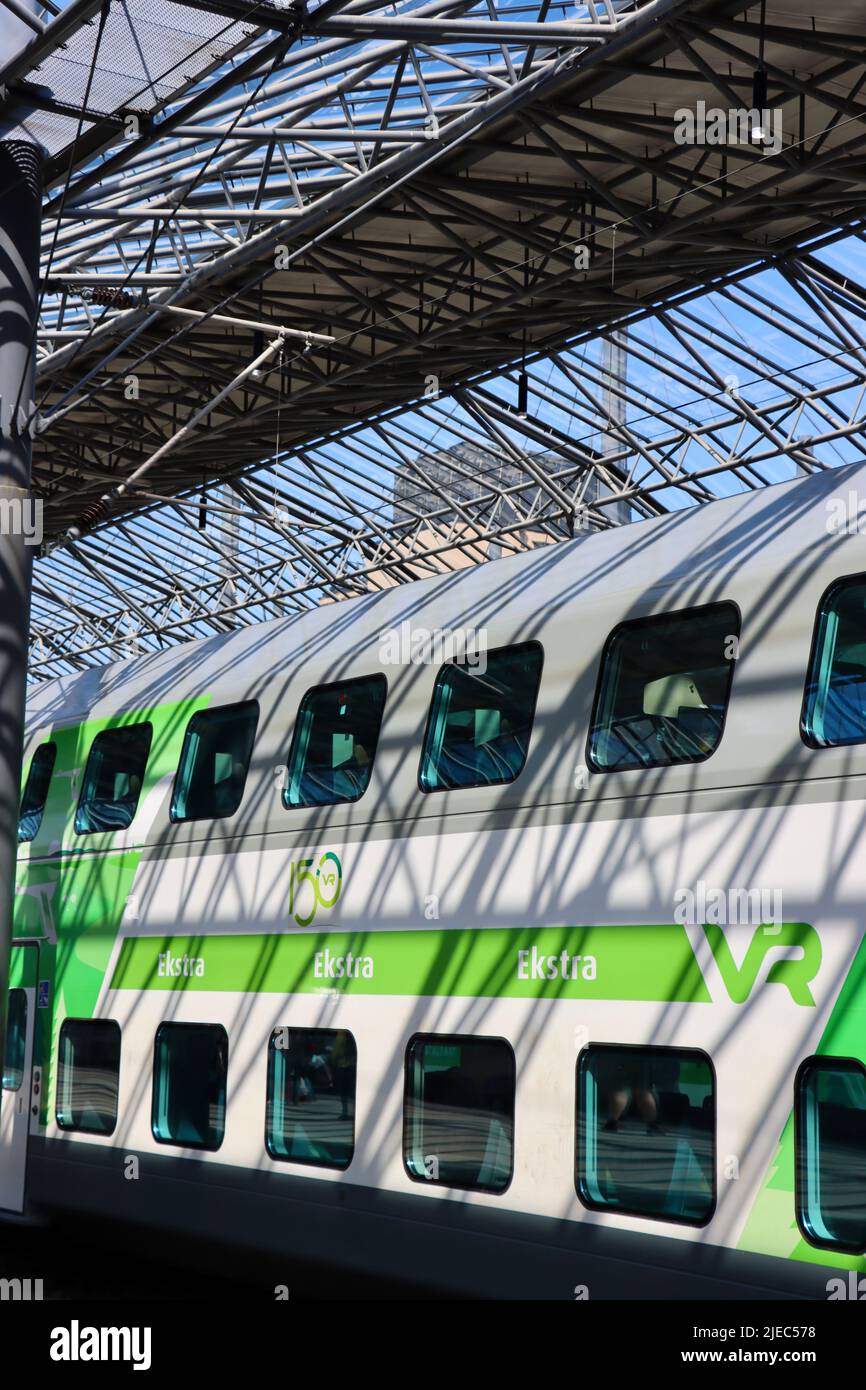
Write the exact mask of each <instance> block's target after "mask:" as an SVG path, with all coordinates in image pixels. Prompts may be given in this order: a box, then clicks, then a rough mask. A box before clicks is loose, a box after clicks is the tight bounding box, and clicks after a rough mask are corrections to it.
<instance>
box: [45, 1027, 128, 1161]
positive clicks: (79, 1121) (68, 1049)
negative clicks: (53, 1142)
mask: <svg viewBox="0 0 866 1390" xmlns="http://www.w3.org/2000/svg"><path fill="white" fill-rule="evenodd" d="M58 1053H59V1063H58V1072H57V1110H56V1113H57V1123H58V1124H59V1126H60V1128H61V1129H80V1130H85V1131H86V1132H87V1133H89V1134H111V1133H112V1132H113V1130H114V1126H115V1124H116V1123H117V1090H118V1081H119V1077H120V1028H119V1026H118V1025H117V1024H116V1023H114V1022H112V1020H110V1019H80V1018H68V1019H67V1020H66V1022H65V1023H64V1024H63V1027H62V1028H61V1029H60V1046H59V1049H58Z"/></svg>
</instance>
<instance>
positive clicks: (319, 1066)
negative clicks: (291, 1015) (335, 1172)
mask: <svg viewBox="0 0 866 1390" xmlns="http://www.w3.org/2000/svg"><path fill="white" fill-rule="evenodd" d="M356 1071H357V1051H356V1048H355V1039H354V1038H353V1037H352V1034H351V1033H347V1032H346V1031H345V1029H329V1028H287V1027H284V1028H276V1029H275V1030H274V1032H273V1034H272V1035H271V1041H270V1046H269V1048H268V1097H267V1120H266V1125H267V1128H266V1135H265V1142H266V1145H267V1150H268V1153H269V1154H270V1156H271V1158H279V1159H284V1160H287V1161H290V1162H292V1163H310V1164H313V1165H314V1166H315V1167H319V1168H348V1166H349V1164H350V1163H351V1161H352V1154H353V1152H354V1148H355V1076H356Z"/></svg>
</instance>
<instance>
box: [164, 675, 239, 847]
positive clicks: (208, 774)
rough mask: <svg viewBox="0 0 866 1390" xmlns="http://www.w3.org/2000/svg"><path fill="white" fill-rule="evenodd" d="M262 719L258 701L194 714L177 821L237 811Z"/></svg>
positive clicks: (177, 792)
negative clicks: (260, 719)
mask: <svg viewBox="0 0 866 1390" xmlns="http://www.w3.org/2000/svg"><path fill="white" fill-rule="evenodd" d="M258 722H259V705H258V701H257V700H247V701H245V702H244V703H243V704H238V705H223V706H222V707H221V708H220V709H209V710H199V711H198V712H197V713H196V714H194V715H193V716H192V718H191V719H190V721H189V723H188V724H187V726H186V733H185V734H184V739H183V748H182V749H181V754H180V763H179V764H178V769H177V777H176V778H175V784H174V793H173V795H172V798H171V819H172V820H173V821H187V820H216V819H219V817H221V816H233V815H234V813H235V811H236V810H237V809H238V807H239V806H240V804H241V799H242V797H243V794H244V787H245V786H246V780H247V771H248V769H249V765H250V757H251V756H252V751H253V742H254V740H255V736H256V725H257V724H258Z"/></svg>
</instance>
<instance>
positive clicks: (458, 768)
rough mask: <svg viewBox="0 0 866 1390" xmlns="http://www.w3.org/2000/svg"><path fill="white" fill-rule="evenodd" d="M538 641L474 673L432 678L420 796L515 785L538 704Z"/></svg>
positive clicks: (499, 653) (491, 655)
mask: <svg viewBox="0 0 866 1390" xmlns="http://www.w3.org/2000/svg"><path fill="white" fill-rule="evenodd" d="M542 661H543V653H542V649H541V647H540V645H539V644H538V642H524V643H522V644H521V645H520V646H516V647H499V648H497V649H496V650H494V651H490V652H487V653H486V654H485V661H484V663H483V669H482V665H479V666H475V667H473V666H468V665H463V664H458V663H457V662H449V663H448V664H447V665H445V666H443V667H442V668H441V669H440V671H439V674H438V675H437V677H436V684H435V686H434V689H433V699H432V702H431V705H430V714H429V716H428V719H427V730H426V732H425V735H424V747H423V751H422V753H421V767H420V770H419V774H418V783H419V786H420V787H421V790H422V791H424V792H434V791H451V790H455V789H457V788H459V787H490V786H496V785H499V784H501V783H503V782H513V781H514V779H515V777H517V776H518V774H519V773H520V772H521V771H522V769H523V764H524V763H525V762H526V754H527V752H528V750H529V735H530V733H531V731H532V721H533V718H534V715H535V702H536V700H537V698H538V683H539V681H540V679H541V666H542Z"/></svg>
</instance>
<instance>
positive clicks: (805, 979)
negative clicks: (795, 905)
mask: <svg viewBox="0 0 866 1390" xmlns="http://www.w3.org/2000/svg"><path fill="white" fill-rule="evenodd" d="M704 935H705V936H706V938H707V941H708V943H709V947H710V950H711V951H712V953H713V959H714V960H715V962H716V965H717V966H718V968H719V974H720V975H721V977H722V980H723V981H724V985H725V989H726V990H727V991H728V994H729V995H730V997H731V999H732V1000H733V1001H734V1003H735V1004H745V1002H746V1000H747V999H748V997H749V995H750V994H751V992H752V990H753V988H754V986H755V981H756V980H757V978H758V974H759V972H760V969H761V966H762V964H763V962H764V957H765V956H766V955H767V953H768V952H769V951H778V950H780V949H784V948H786V947H791V946H797V947H799V949H800V950H801V951H802V953H803V954H802V956H800V957H799V959H796V960H776V961H774V962H773V964H772V965H771V966H770V968H769V970H768V971H767V981H766V982H767V984H768V985H785V986H786V987H787V989H788V991H789V993H790V995H791V998H792V999H793V1001H794V1003H795V1004H802V1005H803V1006H804V1007H806V1008H809V1007H810V1006H811V1007H812V1008H814V1005H815V1000H814V998H813V996H812V991H811V990H810V988H809V985H810V983H811V981H812V980H814V978H815V976H816V975H817V974H818V971H819V970H820V968H821V939H820V937H819V936H818V933H817V932H816V931H815V929H814V927H810V926H808V925H807V924H806V923H805V922H782V923H780V924H779V926H777V927H775V926H774V927H773V928H772V929H771V930H770V931H768V930H767V929H765V928H764V927H758V929H757V930H756V932H755V934H754V936H753V937H752V939H751V941H750V942H749V949H748V950H747V951H746V954H745V956H744V958H743V963H742V965H740V966H738V965H737V964H736V962H735V960H734V957H733V955H732V954H731V948H730V946H729V945H728V942H727V939H726V937H725V933H724V932H723V931H722V928H721V927H717V926H713V925H711V924H705V926H704Z"/></svg>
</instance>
